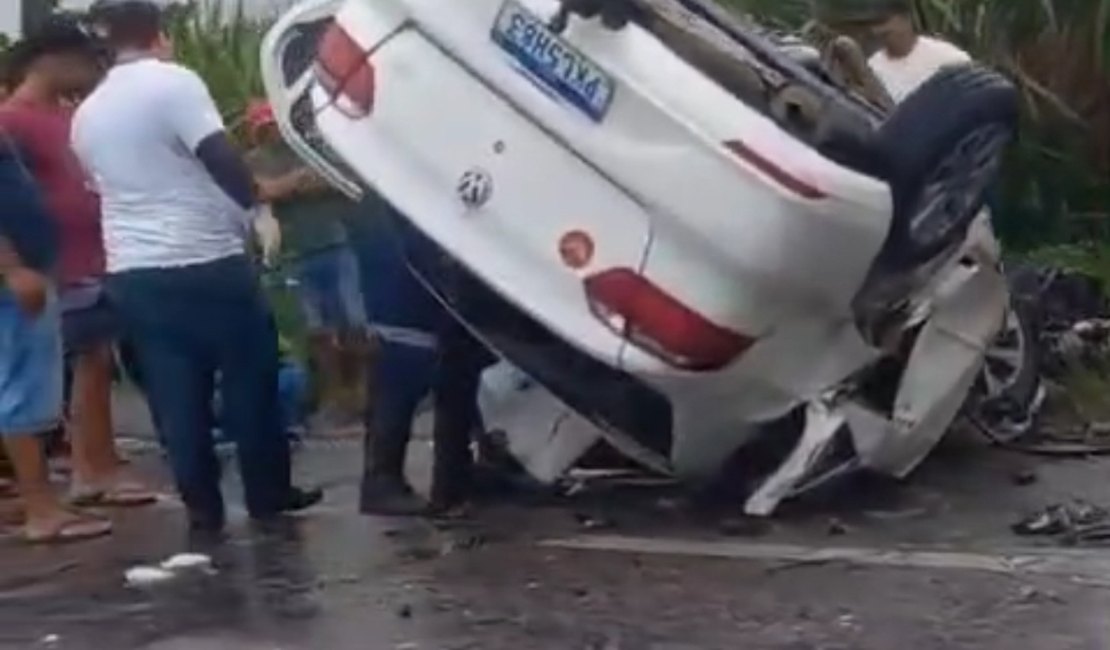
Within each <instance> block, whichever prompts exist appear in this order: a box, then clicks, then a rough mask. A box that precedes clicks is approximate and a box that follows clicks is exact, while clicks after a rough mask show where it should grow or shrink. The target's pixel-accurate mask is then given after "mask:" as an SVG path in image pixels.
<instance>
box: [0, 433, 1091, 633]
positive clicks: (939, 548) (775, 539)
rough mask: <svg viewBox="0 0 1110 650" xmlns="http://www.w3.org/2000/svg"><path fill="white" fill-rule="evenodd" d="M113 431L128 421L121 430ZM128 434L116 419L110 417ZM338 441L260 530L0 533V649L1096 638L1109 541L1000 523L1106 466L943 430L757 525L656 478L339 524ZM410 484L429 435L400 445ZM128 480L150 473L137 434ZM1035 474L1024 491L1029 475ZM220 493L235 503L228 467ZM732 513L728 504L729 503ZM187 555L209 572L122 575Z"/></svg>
mask: <svg viewBox="0 0 1110 650" xmlns="http://www.w3.org/2000/svg"><path fill="white" fill-rule="evenodd" d="M124 424H125V425H126V423H124ZM124 428H125V430H126V428H127V427H126V426H124ZM357 450H358V445H357V442H355V441H350V440H347V441H313V442H311V443H310V444H309V445H308V446H307V447H306V448H305V449H304V450H302V451H301V452H300V453H299V454H298V458H297V465H298V473H299V474H300V476H301V477H302V478H303V479H304V480H305V481H306V482H308V481H312V482H315V483H322V484H324V485H326V486H327V487H328V488H329V492H328V498H327V500H326V502H325V504H324V506H323V507H322V508H320V509H319V510H316V511H313V512H312V513H310V514H307V515H305V516H302V517H299V518H291V519H289V520H288V521H285V522H282V523H280V524H277V525H271V526H267V527H257V526H252V525H251V524H249V523H248V522H247V521H246V520H245V517H244V515H243V513H242V511H241V509H234V508H233V511H234V514H235V516H233V522H232V525H231V527H230V530H229V533H228V536H227V537H226V539H223V540H210V539H207V540H206V539H196V538H190V536H189V535H188V534H187V533H186V531H185V529H184V526H183V513H182V512H181V507H180V505H179V504H177V503H175V502H174V501H173V500H172V499H168V500H165V501H163V502H161V503H160V504H158V505H157V506H154V507H150V508H146V509H142V510H134V511H128V512H119V513H116V515H115V518H116V523H117V532H116V534H115V536H114V537H112V538H111V539H107V540H102V541H96V542H92V543H87V544H83V545H78V546H68V547H54V548H27V547H24V546H21V545H20V544H19V543H18V542H17V541H15V540H14V539H13V538H11V537H8V538H6V539H3V540H0V648H59V649H82V650H83V649H90V650H93V649H95V650H109V649H112V650H114V649H120V650H125V649H131V648H145V649H157V650H177V649H182V650H186V649H187V650H224V649H228V650H231V649H245V650H255V649H257V650H263V649H267V650H274V649H283V650H301V649H306V650H307V649H329V650H332V649H334V650H346V649H348V648H350V649H356V648H357V649H360V650H364V649H372V650H377V649H383V650H387V649H407V650H424V649H443V650H448V649H463V648H474V649H478V648H481V649H491V650H494V649H501V648H506V649H507V648H514V649H516V648H535V649H547V648H551V649H556V648H558V649H560V650H562V649H578V648H581V649H583V650H589V649H596V650H692V649H695V648H706V649H713V648H721V649H725V648H728V649H730V650H732V649H735V648H738V647H743V648H745V649H749V650H757V649H763V648H767V649H784V650H786V649H789V650H803V649H822V650H834V649H844V650H848V649H852V650H869V649H876V650H878V649H882V650H888V649H889V648H894V647H912V648H915V649H931V648H936V649H949V648H976V649H995V648H997V649H999V650H1002V649H1006V650H1012V649H1013V648H1031V649H1034V648H1035V649H1037V650H1042V649H1044V650H1054V649H1061V650H1065V649H1066V650H1080V649H1086V648H1091V649H1092V650H1094V649H1098V648H1105V647H1107V644H1108V643H1110V641H1108V640H1110V619H1107V617H1106V616H1105V611H1106V610H1107V607H1108V606H1110V553H1106V552H1104V551H1102V550H1100V549H1097V548H1078V549H1077V548H1061V547H1060V546H1058V545H1055V544H1051V543H1046V542H1039V543H1034V540H1031V539H1023V538H1018V537H1016V536H1014V535H1013V534H1012V533H1011V532H1010V530H1009V525H1010V524H1011V523H1012V522H1013V521H1014V519H1015V518H1017V517H1018V516H1019V515H1021V514H1022V513H1023V512H1026V511H1028V510H1031V509H1035V508H1037V507H1040V506H1043V505H1046V504H1048V503H1051V502H1053V501H1057V500H1062V499H1067V498H1073V497H1084V498H1086V499H1089V500H1091V501H1093V502H1095V503H1103V504H1108V503H1110V487H1107V486H1106V485H1105V483H1106V481H1105V476H1106V475H1107V470H1108V469H1110V462H1108V461H1104V460H1079V461H1066V462H1060V461H1054V462H1051V463H1046V462H1043V461H1040V460H1038V459H1032V458H1028V457H1021V456H1013V455H1009V454H1004V453H1003V452H999V451H995V450H990V449H986V448H984V447H983V446H982V445H981V444H979V443H978V441H977V440H975V439H973V438H959V437H956V438H955V439H954V440H953V442H951V443H949V444H948V445H946V447H945V449H943V450H941V452H940V453H939V454H938V455H937V457H936V458H934V459H933V461H931V462H930V463H929V464H928V465H927V466H926V467H924V468H923V470H922V471H921V472H919V473H918V474H917V475H916V476H915V477H914V480H913V481H912V482H911V483H910V484H908V485H905V486H902V487H898V488H893V487H891V486H887V485H877V484H866V485H862V486H856V487H855V489H854V490H853V491H851V492H846V493H845V492H842V493H839V494H836V495H832V496H829V497H828V498H822V499H812V500H810V501H809V502H807V503H803V504H798V505H794V506H792V507H790V508H787V509H786V510H785V511H784V512H783V513H782V514H781V515H780V516H779V517H778V518H777V519H776V521H775V522H773V523H772V524H771V525H770V526H769V527H762V526H759V527H754V526H751V525H749V524H748V522H746V521H744V520H741V519H738V518H736V516H735V514H734V513H732V512H730V510H729V509H728V508H724V509H719V510H716V511H714V512H705V511H699V512H697V513H694V511H692V510H690V509H688V508H687V507H686V506H685V505H684V503H683V500H682V498H681V495H679V494H678V493H677V492H676V491H675V490H674V489H673V488H667V487H658V486H657V487H644V486H629V485H616V484H614V483H612V482H608V483H601V484H596V485H593V486H591V487H588V488H587V489H586V490H584V491H582V492H581V493H580V494H579V495H578V496H576V497H574V498H573V499H563V500H550V499H545V500H542V502H530V503H524V502H516V503H509V504H502V505H500V506H496V507H493V506H491V507H485V508H482V509H480V510H479V511H478V512H476V513H475V516H474V518H473V519H472V520H471V521H469V522H466V523H459V522H456V523H454V524H452V525H439V526H436V525H433V524H431V523H428V522H424V521H415V520H392V519H384V518H364V517H360V516H358V515H356V514H355V503H356V486H357V478H358V472H359V467H358V462H359V454H358V453H356V452H357ZM414 451H415V454H414V456H415V460H414V467H413V471H414V474H416V475H417V476H418V480H419V477H421V475H423V474H425V473H426V472H422V471H421V470H422V469H424V468H425V463H424V462H423V460H424V458H425V457H426V454H427V443H426V442H423V441H418V442H416V443H414ZM132 453H133V454H134V457H135V459H136V462H135V465H136V467H137V468H138V470H139V471H142V472H144V473H146V474H147V475H148V476H149V477H151V478H152V479H154V480H160V481H164V475H163V470H162V469H161V466H160V462H159V459H158V455H157V453H156V452H155V451H154V450H151V449H150V447H149V445H140V446H139V447H138V448H135V449H133V450H132ZM1030 468H1033V469H1035V476H1036V479H1037V480H1036V481H1035V482H1033V483H1032V484H1031V485H1025V486H1018V485H1017V484H1016V483H1027V482H1028V480H1027V479H1028V478H1029V477H1028V476H1026V475H1025V474H1026V472H1025V470H1027V469H1030ZM228 483H229V485H228V492H229V494H230V495H231V497H230V500H231V501H232V502H233V503H234V502H236V500H237V499H238V497H237V496H235V494H236V493H237V490H236V487H235V478H234V476H229V478H228ZM737 509H738V508H737ZM185 551H194V552H200V553H205V554H208V555H210V556H211V557H212V560H213V568H212V571H211V572H205V571H191V572H185V573H183V574H181V575H178V576H177V577H175V578H173V579H172V580H169V581H166V582H163V583H160V584H155V585H148V586H145V587H129V586H127V585H126V584H125V581H124V573H125V572H126V571H127V569H129V568H131V567H134V566H136V565H149V564H158V563H159V562H161V561H163V560H165V559H166V558H168V557H170V556H172V555H174V554H177V553H181V552H185Z"/></svg>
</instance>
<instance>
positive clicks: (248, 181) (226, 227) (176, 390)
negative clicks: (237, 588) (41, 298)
mask: <svg viewBox="0 0 1110 650" xmlns="http://www.w3.org/2000/svg"><path fill="white" fill-rule="evenodd" d="M92 21H93V22H94V23H95V24H96V25H97V26H98V30H100V31H102V33H103V35H104V37H105V38H106V39H107V41H108V44H109V46H110V47H111V48H112V50H113V52H114V53H115V58H116V60H115V65H114V66H113V67H112V68H111V70H109V72H108V74H107V76H106V77H105V79H104V81H103V82H101V84H100V85H99V86H98V87H97V89H96V90H95V91H94V92H93V93H92V94H91V95H90V96H89V97H88V98H87V99H86V100H85V101H84V102H83V103H82V104H81V106H80V108H79V109H78V111H77V115H76V117H75V119H74V126H73V145H74V149H75V151H76V153H77V155H78V157H79V158H80V159H81V161H82V163H83V164H84V167H85V169H86V170H88V172H89V173H90V175H91V178H92V180H93V182H94V184H95V187H96V188H97V190H98V191H99V193H100V196H101V202H102V212H103V227H104V241H105V248H106V252H107V268H108V278H107V288H108V292H109V295H110V296H111V297H112V299H113V300H114V301H115V303H116V305H117V307H118V311H119V313H120V315H121V317H122V322H123V326H124V328H125V330H126V333H127V335H129V336H130V337H131V340H132V341H133V343H134V346H135V350H136V352H137V355H138V359H139V366H140V367H141V369H142V372H143V375H144V376H143V379H144V383H145V388H146V392H147V396H148V399H149V401H150V404H151V408H152V409H153V411H154V414H155V417H156V420H157V423H158V427H159V429H160V433H161V435H162V437H163V439H164V441H165V443H166V445H167V447H168V452H169V459H170V464H171V466H172V468H173V472H174V478H175V480H176V482H177V486H178V489H179V491H180V492H181V495H182V498H183V500H184V502H185V505H186V507H187V509H188V513H189V519H190V524H191V526H192V527H194V528H198V529H206V530H218V529H221V528H222V527H223V525H224V522H225V509H224V502H223V498H222V496H221V494H220V487H219V479H220V466H219V462H218V460H217V458H216V455H215V450H214V444H213V440H212V434H211V424H212V418H211V401H212V396H213V390H214V383H215V380H216V377H219V381H220V394H221V413H220V424H221V425H222V427H223V428H224V430H225V431H226V432H227V434H228V437H229V438H230V439H231V440H233V441H234V442H235V444H236V447H237V452H238V454H237V455H238V460H239V470H240V475H241V478H242V483H243V487H244V492H245V496H246V505H247V510H248V512H249V514H250V515H251V517H253V518H255V519H265V518H270V517H273V516H276V515H279V514H281V513H284V512H290V511H296V510H302V509H304V508H307V507H310V506H312V505H313V504H315V503H317V502H318V501H320V499H321V497H322V494H321V492H320V491H319V490H312V491H304V490H300V489H298V488H295V487H293V486H292V484H291V481H290V451H289V445H288V443H287V441H286V438H285V435H283V433H284V432H282V431H281V428H282V424H281V418H280V414H279V409H278V385H277V384H278V338H277V329H276V326H275V324H274V319H273V314H272V313H271V311H270V308H269V305H268V304H267V302H266V299H265V296H264V294H263V293H262V291H261V287H260V284H259V278H258V274H257V271H256V268H255V266H254V263H253V262H252V260H251V258H250V257H249V256H248V255H247V254H246V247H247V241H248V237H249V233H250V230H251V222H252V215H253V213H254V211H255V208H256V207H257V202H258V199H259V198H260V195H261V198H265V195H266V194H267V193H269V192H271V191H272V190H273V188H270V187H267V186H266V185H265V184H263V185H262V186H256V185H255V183H254V182H253V180H252V177H251V175H250V172H249V171H248V169H247V167H246V165H245V164H244V163H243V161H242V159H241V157H240V156H239V154H238V152H237V151H236V149H235V147H234V146H233V145H232V144H231V142H230V140H229V138H228V136H227V134H226V132H225V128H224V124H223V121H222V119H221V117H220V114H219V112H218V110H217V108H216V106H215V103H214V102H213V100H212V97H211V95H210V93H209V92H208V89H207V87H206V86H205V84H204V82H203V81H202V80H201V79H200V77H199V76H197V74H196V73H194V72H193V71H191V70H189V69H187V68H185V67H182V66H180V65H178V64H175V63H173V62H172V61H171V60H172V53H173V52H172V44H171V42H170V40H169V38H168V36H167V35H166V33H165V31H164V28H163V24H162V11H161V9H160V8H159V6H158V5H156V4H154V3H153V2H149V1H147V0H119V1H118V2H105V3H101V4H99V5H98V7H97V13H96V15H94V16H92Z"/></svg>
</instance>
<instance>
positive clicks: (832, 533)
mask: <svg viewBox="0 0 1110 650" xmlns="http://www.w3.org/2000/svg"><path fill="white" fill-rule="evenodd" d="M825 532H826V533H828V535H829V537H842V536H844V535H847V534H848V526H847V525H845V524H844V522H843V521H840V520H839V519H835V518H834V519H830V520H829V526H828V528H826V529H825Z"/></svg>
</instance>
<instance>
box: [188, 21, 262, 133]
mask: <svg viewBox="0 0 1110 650" xmlns="http://www.w3.org/2000/svg"><path fill="white" fill-rule="evenodd" d="M268 27H269V21H268V20H266V19H261V18H257V17H252V16H248V14H247V13H246V12H245V11H244V10H243V6H242V4H241V3H240V2H237V1H222V0H221V1H216V0H211V1H203V2H196V1H194V2H192V3H190V4H189V5H187V6H184V7H183V8H181V9H179V10H177V11H175V12H174V13H173V14H172V16H171V19H170V21H169V32H170V36H171V38H172V39H173V43H174V49H175V51H176V54H177V59H178V61H180V62H181V63H182V64H183V65H185V66H188V67H189V68H191V69H193V70H194V71H196V72H197V74H199V75H200V76H201V77H203V78H204V80H205V81H206V82H207V83H208V88H209V90H210V91H211V93H212V97H213V99H215V101H216V105H217V106H219V108H220V111H221V113H222V114H223V117H224V120H225V122H227V124H228V126H229V128H230V129H231V131H232V133H233V134H234V135H236V136H242V135H243V130H242V116H243V112H244V109H245V108H246V106H247V103H248V102H250V100H251V99H254V98H257V97H261V96H263V94H264V92H265V89H264V87H263V84H262V72H261V68H260V65H259V51H260V49H261V47H262V39H263V37H264V36H265V34H266V29H267V28H268Z"/></svg>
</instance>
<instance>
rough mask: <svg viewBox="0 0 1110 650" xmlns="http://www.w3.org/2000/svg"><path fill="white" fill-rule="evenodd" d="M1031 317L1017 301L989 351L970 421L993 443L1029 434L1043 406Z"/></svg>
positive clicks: (1036, 340)
mask: <svg viewBox="0 0 1110 650" xmlns="http://www.w3.org/2000/svg"><path fill="white" fill-rule="evenodd" d="M1036 321H1037V319H1036V316H1035V311H1034V310H1033V309H1032V308H1031V306H1030V305H1028V304H1026V303H1025V302H1024V301H1022V300H1021V299H1020V298H1018V297H1014V298H1013V299H1012V301H1011V305H1010V308H1009V310H1007V313H1006V322H1005V324H1004V325H1003V327H1002V330H1001V331H1000V332H999V334H998V336H997V337H996V338H995V340H994V342H993V343H992V344H991V346H990V347H989V348H988V350H987V355H986V360H985V362H984V366H983V370H982V372H981V373H980V379H979V381H978V383H977V386H976V391H975V395H974V396H973V401H972V409H971V413H970V414H971V418H972V420H973V422H974V423H975V425H976V426H977V427H978V428H979V429H980V430H982V431H983V432H984V433H986V434H987V435H988V436H989V437H990V438H991V439H992V440H993V441H995V442H998V443H1003V444H1007V443H1010V442H1013V441H1015V440H1017V439H1018V438H1021V437H1022V436H1024V435H1026V434H1027V433H1029V431H1031V430H1032V429H1033V427H1034V425H1035V424H1036V420H1037V416H1038V414H1039V411H1040V408H1041V406H1042V404H1043V402H1044V395H1045V391H1044V385H1043V383H1042V381H1041V358H1040V345H1039V343H1040V337H1039V336H1038V335H1037V330H1038V325H1037V322H1036Z"/></svg>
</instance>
